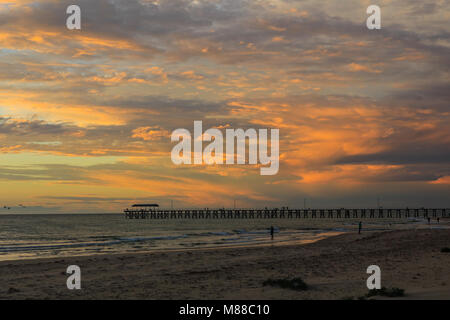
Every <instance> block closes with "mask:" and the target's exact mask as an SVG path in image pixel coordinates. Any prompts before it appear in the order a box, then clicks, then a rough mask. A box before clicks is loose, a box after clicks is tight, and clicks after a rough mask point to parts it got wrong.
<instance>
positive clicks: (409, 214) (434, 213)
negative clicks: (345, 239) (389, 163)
mask: <svg viewBox="0 0 450 320" xmlns="http://www.w3.org/2000/svg"><path fill="white" fill-rule="evenodd" d="M124 216H125V218H127V219H383V218H397V219H402V218H434V219H437V218H446V217H450V209H435V208H433V209H426V208H420V209H409V208H406V209H384V208H379V209H346V208H340V209H289V208H281V209H280V208H274V209H225V208H223V209H209V208H204V209H178V210H175V209H160V208H159V206H158V205H156V204H152V205H151V206H150V205H133V207H132V208H131V209H128V208H127V209H125V210H124Z"/></svg>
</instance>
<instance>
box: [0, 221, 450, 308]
mask: <svg viewBox="0 0 450 320" xmlns="http://www.w3.org/2000/svg"><path fill="white" fill-rule="evenodd" d="M441 224H442V226H448V224H449V221H448V220H447V221H442V222H441ZM444 247H450V230H449V229H445V228H427V227H424V228H418V229H414V230H392V231H367V232H363V233H362V234H358V233H357V232H347V233H344V234H339V235H335V236H331V237H327V238H325V239H322V240H319V241H316V242H313V243H309V244H285V245H260V246H253V247H252V246H239V247H228V248H227V247H222V248H198V249H184V250H167V251H155V252H148V253H145V252H139V253H124V254H101V255H90V256H77V257H63V258H39V259H28V260H17V261H1V262H0V274H1V278H0V284H1V285H0V299H350V298H354V299H357V298H358V297H361V296H363V295H365V294H366V293H367V292H368V289H367V287H366V280H367V277H368V276H369V275H368V274H366V269H367V267H368V266H369V265H378V266H379V267H380V268H381V283H382V286H385V287H388V288H391V287H398V288H401V289H404V290H405V296H404V297H400V298H395V299H450V272H449V267H450V253H448V252H447V253H446V252H441V249H442V248H444ZM69 265H78V266H79V267H80V268H81V287H82V289H81V290H68V289H67V287H66V280H67V275H66V273H65V270H66V268H67V266H69ZM294 277H301V278H302V279H303V280H304V281H305V282H306V283H307V284H308V286H309V289H308V290H306V291H294V290H290V289H282V288H279V287H271V286H263V282H264V281H265V280H267V279H270V278H271V279H285V278H294Z"/></svg>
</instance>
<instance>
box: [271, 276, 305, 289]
mask: <svg viewBox="0 0 450 320" xmlns="http://www.w3.org/2000/svg"><path fill="white" fill-rule="evenodd" d="M263 286H272V287H280V288H283V289H291V290H296V291H304V290H308V288H309V287H308V285H307V284H306V283H305V282H304V281H303V280H302V279H301V278H298V277H297V278H293V279H267V280H266V281H264V282H263Z"/></svg>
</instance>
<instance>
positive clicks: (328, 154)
mask: <svg viewBox="0 0 450 320" xmlns="http://www.w3.org/2000/svg"><path fill="white" fill-rule="evenodd" d="M70 4H73V1H69V0H62V1H56V0H43V1H37V2H36V1H29V0H19V1H14V2H11V1H0V30H1V31H0V152H1V154H2V155H3V160H0V161H1V164H2V169H1V170H0V188H1V189H2V190H8V192H7V193H5V192H4V193H2V194H4V195H3V197H4V198H3V199H2V200H3V201H4V202H9V201H16V200H18V199H22V198H23V194H24V190H25V192H26V194H27V197H28V198H29V202H30V205H35V206H36V207H38V206H44V207H45V206H48V207H52V208H58V210H60V208H66V209H67V210H69V211H78V210H87V211H89V210H91V211H92V210H94V211H102V210H103V209H104V208H105V205H106V203H108V210H119V209H120V208H121V207H122V206H126V205H128V201H127V199H130V201H132V200H133V199H136V200H137V199H147V198H151V199H155V201H160V202H161V203H162V204H163V205H167V204H168V203H170V200H176V202H177V205H179V206H194V207H197V206H199V207H202V206H209V207H214V206H217V207H221V206H230V205H231V204H232V203H233V200H234V199H238V201H239V202H240V204H241V205H243V206H259V207H263V206H271V205H274V206H282V205H290V206H295V205H300V204H302V203H303V198H308V199H315V200H314V201H315V205H316V206H334V205H337V206H343V205H364V206H365V205H367V206H369V205H372V204H373V199H374V198H376V196H377V195H379V196H383V197H384V198H386V199H388V200H386V201H389V204H391V205H398V206H406V205H409V206H414V205H420V206H448V205H449V204H450V203H448V201H449V199H448V186H449V181H450V180H449V176H450V172H449V167H450V166H449V159H450V157H449V156H450V153H449V152H448V151H447V150H450V129H449V126H448V122H449V118H450V112H449V101H450V96H449V92H450V91H449V90H448V87H449V70H450V27H449V26H448V15H449V13H450V11H449V10H450V9H449V6H448V1H445V0H440V1H431V0H426V1H408V2H404V1H383V2H381V3H380V7H381V10H382V29H381V30H376V31H371V30H368V29H367V28H366V27H365V19H366V16H367V15H366V13H365V12H366V10H365V9H366V7H367V5H368V4H367V2H366V1H347V0H346V1H327V2H324V3H321V4H320V6H319V5H318V4H317V1H313V0H304V1H293V0H264V1H263V0H258V1H255V0H251V1H250V0H239V1H232V0H175V1H174V0H159V1H150V0H115V1H112V0H98V1H89V0H79V1H76V4H77V5H79V6H80V7H81V10H82V29H81V30H79V31H70V30H67V29H66V27H65V19H66V17H67V15H66V13H65V10H66V8H67V6H69V5H70ZM194 120H202V121H203V124H204V127H205V128H228V127H230V128H244V129H246V128H279V129H280V152H281V153H280V171H279V174H278V175H276V176H274V177H264V178H262V177H260V176H259V175H258V172H259V169H258V168H257V167H256V166H191V167H177V166H174V165H173V164H172V163H171V161H170V150H171V147H172V144H171V143H170V133H171V132H172V131H173V130H174V129H177V128H187V129H189V130H192V126H193V121H194ZM114 199H115V200H114ZM113 200H114V201H113ZM108 201H109V202H108ZM64 203H70V205H68V206H66V207H64V206H63V204H64ZM386 205H388V204H386Z"/></svg>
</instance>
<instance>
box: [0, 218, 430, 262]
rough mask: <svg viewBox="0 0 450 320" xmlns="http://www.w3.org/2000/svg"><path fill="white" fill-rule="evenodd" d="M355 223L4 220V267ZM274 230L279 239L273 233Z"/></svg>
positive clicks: (242, 242) (0, 244)
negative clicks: (13, 263) (10, 262)
mask: <svg viewBox="0 0 450 320" xmlns="http://www.w3.org/2000/svg"><path fill="white" fill-rule="evenodd" d="M358 223H359V221H356V220H351V219H342V220H334V219H295V218H294V219H286V218H284V219H173V220H171V219H166V220H164V219H161V220H153V219H143V220H141V219H139V220H137V219H136V220H135V219H125V218H124V216H123V215H122V214H1V215H0V261H5V260H22V259H36V258H52V257H68V256H81V255H83V256H85V255H97V254H114V253H134V252H150V251H158V250H159V251H161V250H162V251H164V250H186V249H201V248H221V247H235V246H264V245H271V246H272V245H286V244H293V243H297V244H306V243H311V242H314V241H318V240H321V239H324V238H327V237H330V236H334V235H338V234H341V233H346V232H355V231H356V230H357V228H358ZM423 223H424V222H423V221H422V220H421V219H408V220H405V219H403V220H398V221H397V220H394V219H389V220H365V221H363V231H366V230H390V229H393V228H405V227H415V226H417V225H421V224H423ZM271 226H273V227H274V230H275V232H274V239H273V240H272V239H271V237H270V227H271Z"/></svg>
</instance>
